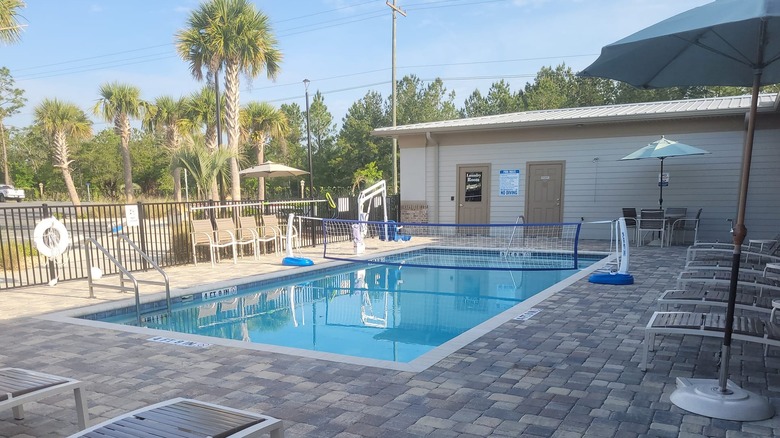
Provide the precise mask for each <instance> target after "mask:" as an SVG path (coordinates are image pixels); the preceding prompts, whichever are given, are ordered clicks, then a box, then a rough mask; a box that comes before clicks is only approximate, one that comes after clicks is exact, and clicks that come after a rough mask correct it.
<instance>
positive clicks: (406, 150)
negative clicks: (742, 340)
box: [373, 94, 780, 241]
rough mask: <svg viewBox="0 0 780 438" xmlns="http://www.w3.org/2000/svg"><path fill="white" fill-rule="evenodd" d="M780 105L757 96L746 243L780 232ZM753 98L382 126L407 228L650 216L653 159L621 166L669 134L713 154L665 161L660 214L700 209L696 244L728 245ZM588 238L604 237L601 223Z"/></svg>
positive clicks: (654, 196)
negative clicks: (392, 146)
mask: <svg viewBox="0 0 780 438" xmlns="http://www.w3.org/2000/svg"><path fill="white" fill-rule="evenodd" d="M779 102H780V100H779V99H777V96H776V95H769V94H765V95H761V96H760V97H759V107H758V118H757V128H756V129H757V131H756V134H755V140H754V148H753V162H752V170H751V174H750V177H751V178H750V181H751V182H750V188H749V192H748V193H749V196H748V201H747V216H746V217H747V218H746V221H745V222H746V226H747V229H748V237H747V239H751V238H752V239H768V238H771V237H773V236H774V235H776V234H777V233H780V202H779V201H780V112H779V111H778V104H779ZM749 106H750V96H737V97H721V98H712V99H696V100H681V101H671V102H650V103H638V104H628V105H611V106H600V107H586V108H569V109H559V110H549V111H529V112H521V113H512V114H503V115H497V116H487V117H477V118H469V119H458V120H448V121H442V122H432V123H420V124H415V125H407V126H398V127H395V128H393V127H389V128H380V129H377V130H375V131H374V132H373V134H374V135H377V136H384V137H395V138H397V139H398V145H399V148H400V171H399V174H400V193H401V204H402V217H401V220H402V221H404V222H429V223H514V222H515V220H516V218H517V217H518V216H519V215H524V216H525V218H526V222H527V223H541V222H578V221H585V222H594V221H600V220H609V219H614V218H616V217H619V216H621V215H622V210H621V209H622V208H623V207H634V208H636V209H637V211H639V210H640V209H641V208H657V207H658V205H659V185H658V181H659V176H660V160H656V159H646V160H635V161H621V160H620V159H621V158H622V157H624V156H626V155H628V154H630V153H631V152H634V151H635V150H637V149H639V148H641V147H643V146H646V145H647V144H649V143H651V142H653V141H655V140H658V139H660V138H661V136H665V137H666V138H667V139H669V140H675V141H678V142H681V143H685V144H688V145H691V146H696V147H698V148H701V149H705V150H707V151H709V152H711V154H708V155H699V156H687V157H670V158H667V159H665V160H664V173H668V177H669V180H668V186H666V187H664V188H663V207H664V208H667V207H686V208H687V209H688V215H689V216H690V215H695V213H696V211H697V210H698V209H699V208H701V209H703V211H702V216H701V223H700V228H699V240H708V241H710V240H720V241H730V240H731V234H730V232H729V229H730V224H729V222H728V219H730V218H735V217H736V210H737V194H738V189H739V180H740V169H741V165H742V150H743V144H744V137H745V131H746V116H747V111H748V109H749ZM582 237H583V238H608V237H609V228H608V227H606V226H604V225H596V224H588V225H585V226H583V230H582Z"/></svg>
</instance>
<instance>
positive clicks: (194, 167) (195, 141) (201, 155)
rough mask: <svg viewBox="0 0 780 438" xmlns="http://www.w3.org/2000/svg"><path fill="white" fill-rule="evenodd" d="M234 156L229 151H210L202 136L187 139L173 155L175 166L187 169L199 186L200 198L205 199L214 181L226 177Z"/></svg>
mask: <svg viewBox="0 0 780 438" xmlns="http://www.w3.org/2000/svg"><path fill="white" fill-rule="evenodd" d="M233 156H234V155H233V153H232V152H231V151H230V150H228V149H217V150H215V151H209V150H208V148H207V147H206V144H205V141H204V138H203V137H202V136H194V137H187V138H186V139H185V141H184V145H183V146H182V147H181V148H179V150H178V151H176V153H174V154H173V165H174V166H178V167H183V168H185V169H187V171H188V172H189V174H190V175H191V176H192V179H193V180H195V185H197V186H198V197H199V198H200V199H204V198H206V197H207V193H209V192H210V191H211V187H212V186H213V181H214V180H216V179H217V178H224V177H225V176H226V175H225V170H226V169H227V163H228V162H229V161H230V159H231V158H233Z"/></svg>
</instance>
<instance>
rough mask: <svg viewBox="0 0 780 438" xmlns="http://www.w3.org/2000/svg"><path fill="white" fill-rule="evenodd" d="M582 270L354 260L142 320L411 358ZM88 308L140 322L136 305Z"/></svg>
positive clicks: (213, 294) (180, 304) (184, 302)
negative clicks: (108, 310)
mask: <svg viewBox="0 0 780 438" xmlns="http://www.w3.org/2000/svg"><path fill="white" fill-rule="evenodd" d="M595 261H596V259H587V258H584V259H580V261H579V262H580V268H582V267H583V266H585V265H589V264H592V263H593V262H595ZM576 272H578V270H556V271H492V270H465V269H464V270H454V269H433V268H419V267H408V266H392V265H367V264H350V265H348V267H344V268H341V269H334V268H330V269H327V270H324V271H323V272H322V273H320V274H318V275H316V276H314V277H312V276H311V275H307V276H306V277H301V278H297V279H288V280H286V281H285V282H284V283H275V284H268V283H265V284H263V285H262V286H256V285H255V286H252V285H245V286H238V287H236V286H232V287H227V288H222V289H217V290H213V291H208V292H204V293H200V294H195V295H190V296H184V297H180V298H176V299H175V300H174V305H173V309H172V312H171V313H170V315H168V313H167V312H164V311H156V312H155V311H150V312H147V313H145V314H144V315H143V318H142V325H143V326H145V327H148V328H152V329H160V330H168V331H173V332H180V333H189V334H197V335H204V336H212V337H218V338H224V339H233V340H239V341H245V342H251V343H260V344H271V345H277V346H282V347H292V348H298V349H305V350H311V351H318V352H327V353H336V354H341V355H348V356H356V357H361V358H369V359H379V360H386V361H393V362H401V363H406V362H409V361H412V360H414V359H416V358H418V357H419V356H421V355H423V354H425V353H427V352H429V351H431V350H432V349H434V348H436V347H438V346H440V345H442V344H443V343H445V342H447V341H449V340H451V339H453V338H455V337H456V336H458V335H460V334H462V333H464V332H466V331H468V330H470V329H471V328H473V327H475V326H477V325H479V324H481V323H482V322H484V321H486V320H488V319H490V318H492V317H494V316H496V315H498V314H499V313H501V312H504V311H506V310H508V309H510V308H511V307H513V306H515V305H517V304H518V303H520V302H522V301H524V300H526V299H528V298H530V297H532V296H534V295H535V294H537V293H539V292H540V291H542V290H544V289H546V288H548V287H550V286H551V285H554V284H555V283H558V282H560V281H562V280H563V279H565V278H567V277H569V276H571V275H572V274H574V273H576ZM82 318H86V319H93V320H100V321H103V322H110V323H118V324H127V325H136V324H137V323H136V315H135V313H134V308H128V309H122V310H119V311H113V312H112V314H100V315H87V316H82Z"/></svg>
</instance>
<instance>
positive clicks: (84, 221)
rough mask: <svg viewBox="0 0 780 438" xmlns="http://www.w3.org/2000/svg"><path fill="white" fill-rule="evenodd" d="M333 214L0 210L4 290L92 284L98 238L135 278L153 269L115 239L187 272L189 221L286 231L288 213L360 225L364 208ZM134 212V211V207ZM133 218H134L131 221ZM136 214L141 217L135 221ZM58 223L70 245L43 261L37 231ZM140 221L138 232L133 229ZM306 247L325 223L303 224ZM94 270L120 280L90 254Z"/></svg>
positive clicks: (323, 204) (288, 205)
mask: <svg viewBox="0 0 780 438" xmlns="http://www.w3.org/2000/svg"><path fill="white" fill-rule="evenodd" d="M334 201H335V202H336V204H337V208H332V207H331V206H330V205H329V203H328V201H327V200H313V201H310V200H305V201H302V200H300V199H297V200H290V201H277V202H271V203H259V202H257V201H237V202H231V201H225V202H212V201H199V202H180V203H174V202H160V203H144V202H139V203H137V204H133V205H131V206H126V205H123V204H89V205H82V206H79V207H75V206H72V205H57V206H54V205H46V204H44V205H43V206H35V207H26V206H18V207H17V206H14V207H0V265H2V268H3V273H4V275H3V278H2V280H0V290H1V289H9V288H16V287H24V286H34V285H44V284H47V283H49V282H50V280H51V279H54V278H56V279H58V280H59V281H67V280H74V279H84V278H86V277H87V269H88V263H87V257H88V256H89V255H88V253H87V245H86V242H87V239H94V240H96V241H97V242H98V243H100V244H101V245H102V246H104V247H105V248H107V249H108V250H109V252H111V254H112V255H113V256H114V257H115V258H117V259H118V260H119V261H120V262H121V263H122V264H123V266H125V268H126V269H128V270H129V271H143V270H145V269H147V268H148V266H146V263H145V262H144V261H143V259H142V258H140V257H138V255H137V254H134V253H133V252H131V251H130V250H129V249H128V248H127V247H126V245H125V246H122V245H119V244H118V242H117V239H116V235H117V234H125V235H127V236H128V237H129V238H130V240H132V241H133V242H135V243H136V244H137V245H138V246H139V247H140V248H141V249H142V250H143V251H144V252H145V253H146V254H148V255H149V256H150V257H151V258H152V259H153V260H154V261H155V262H156V263H157V264H158V265H160V266H161V267H167V266H178V265H186V264H189V263H192V262H193V253H192V244H191V234H190V233H191V225H190V218H191V217H203V216H204V215H207V217H231V218H234V219H235V218H237V217H238V216H239V215H250V214H251V215H256V216H257V217H258V223H260V218H262V215H275V216H277V218H278V220H279V222H280V223H282V224H286V222H287V217H288V214H289V213H294V214H296V215H298V216H307V217H316V218H339V219H357V218H358V206H357V200H356V198H354V197H350V198H339V199H338V200H334ZM128 207H129V208H128ZM387 211H388V219H390V220H395V221H398V220H399V217H400V197H399V196H398V195H388V196H387ZM128 212H130V214H129V215H128ZM135 212H137V216H135V214H134V213H135ZM52 216H54V217H56V218H57V219H58V220H59V221H60V222H62V223H63V224H64V225H65V228H66V229H67V231H68V234H69V237H70V241H71V245H70V246H69V248H68V250H67V251H66V252H65V253H64V254H62V255H60V256H58V257H55V258H53V259H51V260H50V259H49V258H47V257H45V256H44V255H42V254H41V253H40V252H39V251H38V250H37V249H36V245H35V242H34V237H35V236H34V233H35V227H36V225H37V224H38V223H40V222H41V220H43V219H45V218H48V217H52ZM128 217H130V218H131V220H132V219H133V218H135V217H137V223H138V224H137V225H134V224H128V222H127V218H128ZM382 219H383V218H382V211H381V208H372V209H371V211H370V213H369V220H382ZM298 225H299V226H300V227H301V230H300V242H301V245H302V246H316V245H321V244H322V242H323V235H322V227H321V226H320V223H319V221H316V220H303V221H302V222H300V223H299V224H298ZM92 257H94V258H93V260H92V265H93V266H95V267H98V268H99V269H101V271H102V273H103V274H104V275H108V274H115V273H117V270H116V267H115V266H113V264H111V263H110V262H109V261H108V260H107V259H106V258H105V257H104V256H102V255H100V254H99V253H93V254H92Z"/></svg>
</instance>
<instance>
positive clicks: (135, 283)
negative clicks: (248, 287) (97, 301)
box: [86, 234, 171, 327]
mask: <svg viewBox="0 0 780 438" xmlns="http://www.w3.org/2000/svg"><path fill="white" fill-rule="evenodd" d="M117 239H119V240H121V241H124V242H126V243H127V244H128V245H130V247H131V248H132V249H134V250H135V251H136V252H137V253H138V255H140V256H141V257H142V258H143V259H144V260H145V261H146V262H148V263H149V264H150V265H151V266H152V267H153V268H154V269H155V270H156V271H157V272H159V273H160V274H161V275H162V277H163V281H154V280H139V279H136V278H135V276H134V275H133V274H131V273H130V271H129V270H127V268H125V266H124V265H123V264H122V262H120V261H119V260H117V258H116V257H114V256H113V255H112V254H111V253H110V252H109V251H108V250H107V249H106V248H105V247H103V245H101V244H100V243H98V241H97V240H95V239H94V238H92V237H90V238H87V239H86V241H87V282H88V284H89V297H90V298H95V293H94V286H96V285H97V286H101V287H105V288H107V289H116V290H120V291H133V292H135V313H136V320H137V322H138V326H139V327H140V326H141V296H140V293H139V290H138V284H139V283H140V284H153V285H158V286H165V304H166V306H167V309H168V313H170V311H171V285H170V279H169V278H168V274H166V273H165V271H163V269H162V268H161V267H160V266H159V265H158V264H157V263H156V262H155V261H154V260H152V259H151V258H150V257H149V256H148V255H147V254H146V253H145V252H143V251H142V250H141V248H139V247H138V245H136V244H135V243H134V242H133V241H131V240H130V238H129V237H128V236H127V235H126V234H120V235H117ZM90 244H92V245H94V246H95V247H96V248H97V249H98V250H99V251H100V252H101V253H103V255H105V256H106V258H108V260H110V261H111V262H112V263H113V264H114V266H116V268H117V269H118V270H119V286H116V285H111V284H105V283H96V282H95V281H94V280H93V278H92V247H91V245H90ZM125 275H126V276H127V278H129V279H130V281H132V282H133V287H129V286H125Z"/></svg>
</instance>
